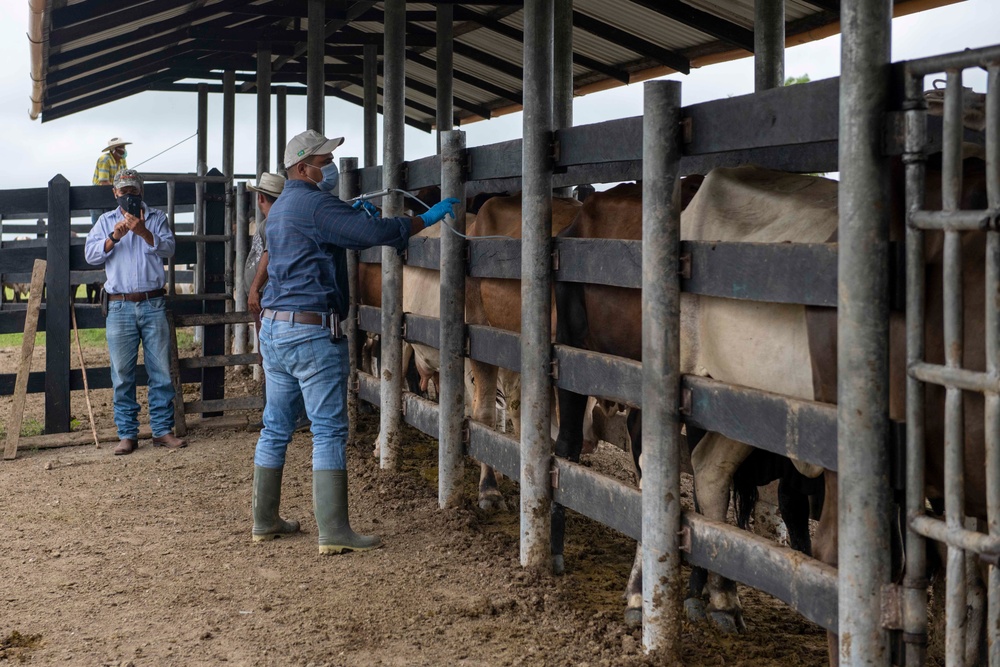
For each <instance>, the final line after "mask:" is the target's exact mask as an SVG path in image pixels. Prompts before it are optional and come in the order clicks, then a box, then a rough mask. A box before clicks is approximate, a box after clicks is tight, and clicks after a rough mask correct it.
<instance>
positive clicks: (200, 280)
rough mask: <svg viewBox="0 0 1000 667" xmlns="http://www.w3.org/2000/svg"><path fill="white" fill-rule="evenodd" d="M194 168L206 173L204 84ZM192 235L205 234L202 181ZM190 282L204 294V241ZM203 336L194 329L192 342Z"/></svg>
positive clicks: (196, 196)
mask: <svg viewBox="0 0 1000 667" xmlns="http://www.w3.org/2000/svg"><path fill="white" fill-rule="evenodd" d="M195 168H196V170H197V172H198V175H199V176H204V175H206V174H207V173H208V85H207V84H204V83H199V84H198V158H197V163H196V166H195ZM194 233H195V234H204V233H205V183H204V181H198V182H197V183H195V186H194ZM191 281H192V283H193V284H194V293H195V294H204V293H205V242H204V241H198V242H197V243H196V244H195V262H194V276H193V277H192V279H191ZM204 336H205V328H204V327H202V326H196V327H195V328H194V342H195V343H201V342H202V341H203V340H204Z"/></svg>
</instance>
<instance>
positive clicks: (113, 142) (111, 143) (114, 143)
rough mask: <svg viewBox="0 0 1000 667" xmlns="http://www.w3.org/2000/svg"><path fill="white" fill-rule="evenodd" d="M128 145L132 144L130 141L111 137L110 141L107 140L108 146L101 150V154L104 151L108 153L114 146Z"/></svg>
mask: <svg viewBox="0 0 1000 667" xmlns="http://www.w3.org/2000/svg"><path fill="white" fill-rule="evenodd" d="M130 143H132V142H131V141H125V140H124V139H122V138H121V137H112V138H111V139H108V145H107V146H105V147H104V150H102V151H101V152H102V153H104V152H106V151H109V150H111V149H112V148H114V147H115V146H127V145H129V144H130Z"/></svg>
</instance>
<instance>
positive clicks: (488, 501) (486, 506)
mask: <svg viewBox="0 0 1000 667" xmlns="http://www.w3.org/2000/svg"><path fill="white" fill-rule="evenodd" d="M479 509H482V510H486V511H488V512H506V511H507V503H505V502H504V501H503V496H501V495H500V493H499V492H496V491H495V492H493V493H484V494H482V495H480V496H479Z"/></svg>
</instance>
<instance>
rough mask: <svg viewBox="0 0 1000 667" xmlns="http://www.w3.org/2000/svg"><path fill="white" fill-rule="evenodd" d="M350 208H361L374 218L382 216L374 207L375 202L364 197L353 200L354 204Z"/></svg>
mask: <svg viewBox="0 0 1000 667" xmlns="http://www.w3.org/2000/svg"><path fill="white" fill-rule="evenodd" d="M351 208H363V209H364V210H365V211H366V212H367V213H368V215H370V216H371V217H373V218H375V219H376V220H378V219H379V218H381V217H382V213H381V212H380V211H379V210H378V209H377V208H376V207H375V204H373V203H371V202H370V201H367V200H365V199H359V200H358V201H356V202H354V206H352V207H351Z"/></svg>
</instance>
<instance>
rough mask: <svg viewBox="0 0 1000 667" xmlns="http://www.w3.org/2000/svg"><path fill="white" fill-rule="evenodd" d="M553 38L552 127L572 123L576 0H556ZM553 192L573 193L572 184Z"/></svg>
mask: <svg viewBox="0 0 1000 667" xmlns="http://www.w3.org/2000/svg"><path fill="white" fill-rule="evenodd" d="M553 11H554V17H553V21H554V24H553V39H552V56H553V57H552V123H553V129H556V130H561V129H563V128H567V127H573V88H574V86H573V0H555V7H554V9H553ZM553 194H555V195H556V196H559V197H572V196H573V188H572V186H569V187H565V188H556V190H554V192H553Z"/></svg>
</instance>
